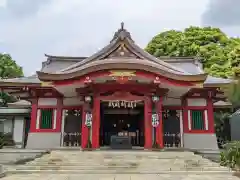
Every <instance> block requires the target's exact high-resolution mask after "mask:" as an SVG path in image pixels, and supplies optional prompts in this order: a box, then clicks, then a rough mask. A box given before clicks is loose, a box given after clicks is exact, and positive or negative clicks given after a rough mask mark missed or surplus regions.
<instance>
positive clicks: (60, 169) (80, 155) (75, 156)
mask: <svg viewBox="0 0 240 180" xmlns="http://www.w3.org/2000/svg"><path fill="white" fill-rule="evenodd" d="M6 168H7V169H6V170H7V172H8V173H14V174H15V173H41V174H42V173H46V174H49V173H51V174H55V173H56V174H169V173H177V174H179V173H180V174H181V173H184V174H185V173H187V174H189V173H194V174H201V173H203V174H206V173H209V174H224V175H226V174H232V172H231V171H230V170H229V169H228V168H226V167H222V166H220V165H219V164H217V163H214V162H212V161H210V160H208V159H204V158H202V156H199V155H195V154H194V153H192V152H150V151H92V152H91V151H85V152H82V151H52V152H51V153H50V154H46V155H44V156H42V157H41V158H37V159H35V160H34V161H31V162H27V163H26V164H24V165H15V166H7V167H6Z"/></svg>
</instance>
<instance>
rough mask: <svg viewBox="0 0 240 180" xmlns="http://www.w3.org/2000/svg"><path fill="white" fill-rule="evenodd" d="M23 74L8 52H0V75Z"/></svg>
mask: <svg viewBox="0 0 240 180" xmlns="http://www.w3.org/2000/svg"><path fill="white" fill-rule="evenodd" d="M21 76H23V71H22V67H20V66H18V65H17V63H16V62H15V61H14V60H13V59H12V57H11V56H10V55H9V54H1V53H0V77H1V78H16V77H21Z"/></svg>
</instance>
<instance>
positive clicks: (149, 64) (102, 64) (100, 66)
mask: <svg viewBox="0 0 240 180" xmlns="http://www.w3.org/2000/svg"><path fill="white" fill-rule="evenodd" d="M119 68H124V69H130V68H133V69H136V70H147V71H150V72H154V73H156V74H159V75H162V76H166V77H167V78H170V79H176V80H183V81H198V82H199V81H202V82H203V81H205V79H206V77H207V74H204V73H200V74H191V73H189V72H187V71H185V70H183V69H181V68H177V67H175V66H173V65H171V64H169V63H167V62H164V61H163V60H161V59H160V60H159V59H158V58H156V57H154V56H152V55H150V54H149V53H147V52H146V51H144V50H143V49H141V48H140V47H139V46H138V45H136V44H135V42H134V41H133V40H132V38H131V35H130V33H129V32H128V31H127V30H126V29H124V27H123V24H122V27H121V28H120V29H119V30H118V31H117V32H116V33H115V34H114V37H113V39H112V40H111V41H110V43H109V44H108V45H107V46H106V47H104V48H103V49H101V50H100V51H98V52H97V53H95V54H93V55H92V56H90V57H88V58H85V59H83V60H81V61H80V62H77V63H75V64H73V65H71V66H69V67H67V68H64V69H62V70H60V71H57V72H53V73H51V72H37V74H38V77H39V79H40V80H46V81H48V80H65V79H72V78H75V77H78V76H82V75H85V74H87V73H90V72H94V71H97V70H104V69H119Z"/></svg>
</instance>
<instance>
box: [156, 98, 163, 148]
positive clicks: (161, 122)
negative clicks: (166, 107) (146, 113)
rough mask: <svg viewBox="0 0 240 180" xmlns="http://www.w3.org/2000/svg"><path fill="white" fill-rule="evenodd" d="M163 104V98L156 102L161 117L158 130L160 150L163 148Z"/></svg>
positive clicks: (157, 138)
mask: <svg viewBox="0 0 240 180" xmlns="http://www.w3.org/2000/svg"><path fill="white" fill-rule="evenodd" d="M162 103H163V97H160V98H159V101H157V102H156V108H157V113H158V117H159V125H158V126H157V128H156V142H157V144H158V145H159V147H160V148H163V132H162V131H163V120H162Z"/></svg>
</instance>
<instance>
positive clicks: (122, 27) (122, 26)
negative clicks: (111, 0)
mask: <svg viewBox="0 0 240 180" xmlns="http://www.w3.org/2000/svg"><path fill="white" fill-rule="evenodd" d="M121 30H124V22H121Z"/></svg>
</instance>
